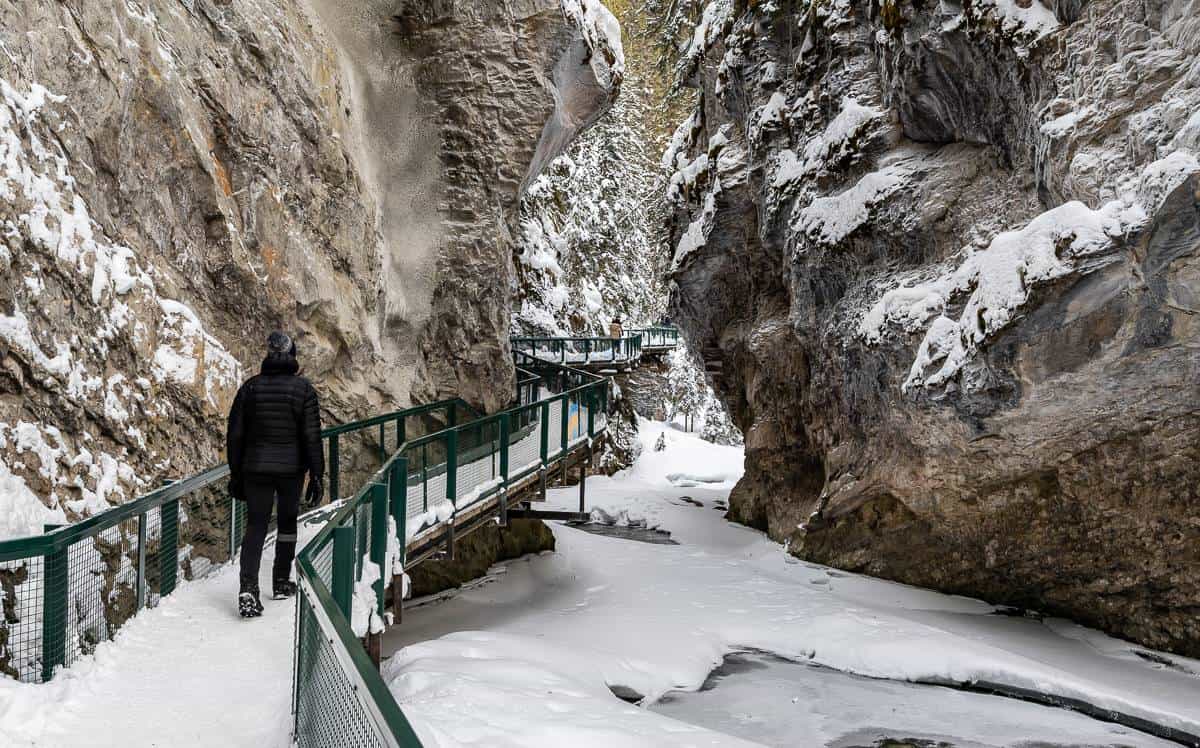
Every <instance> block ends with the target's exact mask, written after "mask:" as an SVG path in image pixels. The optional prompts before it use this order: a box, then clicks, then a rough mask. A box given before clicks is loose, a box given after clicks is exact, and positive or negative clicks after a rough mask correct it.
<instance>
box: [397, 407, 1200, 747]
mask: <svg viewBox="0 0 1200 748" xmlns="http://www.w3.org/2000/svg"><path fill="white" fill-rule="evenodd" d="M663 432H664V427H663V426H662V425H661V424H652V423H646V422H644V423H643V424H642V443H643V446H644V449H645V451H644V453H643V455H642V457H641V458H640V459H639V461H638V463H637V464H636V465H635V466H634V468H632V469H631V470H628V471H625V472H623V473H621V474H618V475H617V476H616V477H615V478H612V479H609V478H602V477H597V478H593V479H590V480H589V481H588V490H587V496H588V502H589V506H591V507H594V508H595V509H596V512H595V514H596V515H600V514H603V515H604V516H607V517H610V518H614V519H616V520H617V521H618V522H622V523H629V522H633V523H638V522H640V521H645V522H646V523H647V524H648V525H649V526H651V527H654V526H662V527H664V528H666V529H668V530H670V531H671V532H672V534H673V535H672V537H673V538H674V539H675V540H678V541H679V543H680V544H679V545H652V544H649V543H639V542H633V541H628V540H619V539H614V538H611V537H602V536H599V535H596V534H592V533H589V532H583V531H581V530H579V529H576V528H572V527H569V526H565V525H559V524H556V525H554V532H555V536H556V539H557V549H556V552H555V553H553V554H546V555H543V556H540V557H535V558H532V559H522V560H519V561H516V562H512V563H510V564H508V565H506V566H505V567H504V568H505V570H506V572H505V573H503V574H497V575H496V578H497V581H495V582H493V583H491V584H486V585H482V586H477V587H475V588H473V589H472V590H469V591H466V592H463V593H461V594H459V595H458V596H456V597H454V598H452V599H450V600H448V601H446V602H442V603H439V604H436V605H427V606H423V607H420V608H414V609H413V610H411V612H409V613H406V616H405V621H404V624H403V625H402V626H400V627H398V628H396V629H393V630H392V631H391V632H390V634H389V638H388V641H387V642H386V643H385V646H390V649H393V650H395V649H400V648H401V647H403V649H400V651H398V652H397V653H396V655H395V656H394V657H393V658H392V659H391V660H390V661H389V662H387V663H386V664H385V667H384V675H385V678H386V679H387V680H388V681H389V682H390V684H391V688H392V690H393V692H394V693H395V694H396V696H397V700H398V701H399V703H400V705H401V707H402V708H403V709H404V711H405V714H406V715H408V717H409V718H410V720H411V721H412V722H413V723H414V725H415V726H416V728H417V730H418V732H419V733H420V734H421V736H422V739H423V741H425V744H426V745H427V746H454V745H481V746H482V745H487V746H514V747H515V746H523V747H524V746H547V747H549V746H559V745H571V746H611V745H630V746H633V745H636V746H674V745H738V744H740V743H739V741H738V740H737V739H736V738H733V737H729V736H728V735H723V734H721V733H719V732H715V731H708V730H703V729H701V728H700V727H698V726H696V725H688V724H683V723H681V722H679V721H676V720H673V719H668V718H667V717H664V716H661V715H659V714H655V713H654V711H655V710H654V709H649V710H647V709H638V708H635V707H631V706H630V705H629V704H626V703H624V702H622V701H620V700H618V699H617V698H616V697H615V696H613V694H612V693H611V692H610V691H609V687H620V688H618V690H620V691H621V692H622V693H630V692H633V693H636V694H638V695H640V696H642V697H645V701H646V702H647V703H652V702H654V701H655V700H657V699H659V698H660V697H662V696H664V695H667V694H670V693H671V692H672V691H693V690H695V689H698V688H700V687H701V686H702V685H703V684H704V682H705V680H706V678H707V677H708V676H709V673H710V672H711V671H712V670H713V668H715V667H717V666H718V665H720V664H721V662H722V660H723V658H724V657H725V656H726V655H728V654H729V653H731V652H734V651H738V650H747V649H756V650H761V651H766V652H772V653H775V654H777V655H781V656H783V657H786V658H788V659H789V660H793V661H796V662H803V663H811V664H813V665H824V666H827V667H829V668H834V669H836V670H840V671H844V672H847V673H857V674H861V675H867V676H871V677H873V678H878V679H884V678H886V679H895V680H897V681H906V680H913V681H916V680H925V681H928V680H944V681H951V682H956V683H961V682H968V681H973V680H979V681H989V682H996V683H1000V684H1004V685H1007V686H1015V687H1021V688H1026V689H1030V690H1033V691H1037V692H1041V693H1050V694H1056V695H1059V696H1064V697H1071V698H1077V699H1081V700H1083V701H1086V702H1088V703H1091V704H1095V705H1097V706H1101V707H1104V708H1111V709H1115V710H1118V711H1121V712H1123V713H1125V714H1129V715H1133V716H1135V717H1141V718H1144V719H1148V720H1150V721H1152V722H1155V723H1157V724H1161V725H1167V726H1170V727H1174V728H1177V729H1181V730H1185V731H1187V732H1190V733H1193V734H1200V676H1198V674H1200V663H1197V662H1194V661H1190V660H1186V659H1184V658H1173V657H1169V656H1164V657H1165V660H1166V661H1168V662H1171V663H1173V664H1174V666H1175V668H1174V669H1173V668H1171V667H1166V666H1163V665H1155V664H1152V663H1149V662H1147V661H1145V660H1143V659H1142V658H1140V657H1138V656H1137V655H1136V654H1135V652H1136V651H1143V650H1142V649H1141V648H1140V647H1137V646H1135V645H1132V644H1129V643H1127V642H1122V641H1118V640H1115V639H1112V638H1109V637H1106V636H1104V635H1102V634H1100V633H1098V632H1095V631H1091V630H1088V629H1084V628H1082V627H1079V626H1076V625H1074V624H1071V623H1069V622H1065V621H1053V620H1050V621H1047V622H1045V623H1042V622H1038V621H1035V620H1031V619H1022V618H1011V617H1007V616H1000V615H994V612H995V609H994V608H993V606H990V605H987V604H985V603H983V602H980V601H977V600H970V599H967V598H961V597H953V596H948V595H942V594H939V593H935V592H931V591H928V590H922V589H917V588H912V587H907V586H904V585H900V584H893V583H890V582H884V581H880V580H877V579H872V578H869V577H862V576H858V575H854V574H847V573H844V572H840V571H836V570H832V569H827V568H825V567H820V566H817V565H815V564H806V563H801V562H798V561H797V559H795V558H792V557H790V556H788V555H787V554H786V553H785V552H784V550H783V549H782V548H781V547H780V546H779V545H777V544H775V543H772V542H770V541H769V540H768V539H766V538H765V537H764V536H763V535H762V534H760V533H758V532H755V531H753V530H750V529H747V528H744V527H740V526H737V525H733V524H730V523H728V522H725V521H724V519H723V514H724V512H723V511H720V510H719V507H721V506H723V505H724V504H723V502H724V501H725V500H726V499H727V498H728V494H729V490H730V488H731V487H732V484H733V481H734V480H735V479H736V478H737V476H738V475H739V474H740V470H741V453H740V450H736V449H730V448H721V447H715V446H713V445H709V444H706V443H704V442H701V441H700V440H698V439H697V438H695V437H694V436H691V435H688V434H683V433H680V432H678V431H675V430H670V429H668V430H666V437H667V448H666V450H665V451H663V452H654V451H652V445H653V444H654V443H655V441H656V440H657V438H658V435H659V434H661V433H663ZM668 476H669V477H668ZM716 478H723V482H721V483H710V482H708V481H712V480H714V479H716ZM683 486H686V487H683ZM683 497H688V498H689V499H691V501H686V500H684V499H683ZM577 500H578V499H577V493H576V490H575V489H565V490H560V491H552V492H551V495H550V502H549V506H548V508H560V507H561V508H570V507H571V506H573V505H575V502H577ZM696 502H698V503H699V504H701V505H702V506H696ZM497 571H499V570H497ZM438 637H441V638H438ZM797 667H798V666H797ZM1189 671H1190V672H1189ZM746 677H749V676H746ZM789 677H790V676H789ZM847 677H848V676H847ZM867 683H868V684H869V682H867ZM731 685H736V684H735V683H734V682H733V681H731ZM750 685H751V686H752V685H753V684H752V683H751V684H750ZM887 685H888V684H886V683H884V684H882V685H880V686H870V687H868V686H867V685H862V683H860V684H858V685H854V684H851V685H847V686H844V687H839V688H840V692H841V693H842V694H845V695H846V698H847V699H849V698H850V695H851V694H853V693H859V694H860V699H859V702H858V703H846V704H842V705H833V706H829V704H828V702H826V707H825V711H826V712H829V711H832V712H833V713H832V714H825V713H820V710H821V709H822V707H821V705H820V704H811V705H810V704H809V700H807V699H806V700H805V701H804V702H800V700H799V697H797V704H798V706H795V707H789V708H791V709H792V711H793V712H794V711H795V710H796V709H800V708H802V707H804V706H811V708H812V709H813V710H814V713H813V714H812V715H811V717H812V719H813V720H814V723H813V724H809V725H808V729H807V730H805V731H804V733H803V734H797V735H793V740H792V741H789V744H797V745H814V746H818V745H821V746H823V745H826V744H827V743H826V740H825V739H823V738H822V737H821V736H822V735H825V736H827V737H829V736H837V735H850V734H852V733H853V729H852V728H862V727H879V728H883V729H889V728H895V729H896V730H900V731H903V729H906V728H908V727H914V726H915V727H919V728H921V729H922V730H923V731H924V732H925V733H926V734H928V735H931V736H944V735H946V734H949V735H950V736H952V737H954V738H957V741H967V742H973V743H977V744H985V745H1008V744H1011V743H1012V742H1015V741H1014V740H1013V738H1014V737H1024V738H1027V739H1036V740H1045V741H1049V742H1060V743H1070V744H1080V743H1086V744H1099V745H1113V744H1122V745H1162V744H1164V742H1163V741H1161V740H1158V739H1156V738H1153V737H1151V736H1148V735H1144V734H1141V733H1138V732H1136V731H1134V730H1131V729H1128V728H1126V727H1122V726H1118V725H1113V724H1109V723H1104V722H1099V721H1096V720H1093V719H1090V718H1088V717H1085V716H1082V715H1080V714H1077V713H1073V712H1070V711H1066V710H1063V709H1055V708H1051V707H1045V706H1040V705H1034V704H1029V703H1026V702H1022V701H1018V700H1015V699H1009V698H1003V697H998V696H989V695H984V694H976V693H960V692H957V691H950V690H947V689H944V688H941V687H935V686H922V687H912V688H910V690H913V689H918V690H916V691H914V692H913V693H898V689H894V688H888V687H887ZM894 685H897V686H898V685H901V684H894ZM750 690H753V689H752V688H751V689H750ZM802 693H803V691H802V689H799V687H797V690H796V694H802ZM931 694H932V695H931ZM938 694H941V695H940V696H939V695H938ZM712 695H713V697H714V698H716V699H717V701H718V703H719V702H720V701H721V700H722V693H721V686H717V691H715V692H713V694H712ZM677 698H679V699H681V700H684V701H686V699H687V698H689V697H687V696H682V697H677ZM932 702H939V703H945V704H947V705H953V709H951V708H947V710H945V714H944V715H943V714H939V713H937V712H935V713H928V712H929V710H928V705H929V704H930V703H932ZM787 703H788V704H790V703H791V702H787ZM897 707H903V709H902V710H900V711H902V712H903V716H904V719H903V720H902V719H899V718H891V719H889V718H887V715H888V714H889V713H890V710H892V709H896V708H897ZM665 711H668V712H673V711H674V710H670V709H668V710H665ZM757 712H758V714H757V719H759V720H762V721H766V722H767V723H769V722H771V721H772V719H773V716H772V715H771V714H763V708H762V707H760V708H759V709H758V710H757ZM870 714H874V715H876V716H877V717H878V721H877V722H869V721H868V722H867V723H865V724H863V723H856V722H855V721H854V720H856V719H859V718H862V719H864V720H865V719H866V717H865V716H863V715H870ZM880 715H882V716H880ZM789 719H790V720H795V719H797V718H796V717H795V715H794V714H793V715H792V716H787V715H783V714H780V715H779V716H778V718H777V719H776V721H781V722H782V721H786V720H789ZM914 719H915V720H916V723H915V725H914V724H913V720H914ZM839 720H840V722H839ZM793 724H795V722H793ZM713 726H716V727H721V725H720V724H714V725H713ZM818 728H820V729H818ZM739 734H741V735H743V736H745V737H750V738H752V739H764V740H766V739H768V738H767V737H766V736H768V735H769V730H768V731H765V732H762V731H760V732H749V733H739ZM892 735H893V737H905V735H900V736H896V735H895V734H894V733H892ZM830 739H832V738H830ZM957 741H955V742H957ZM867 742H872V741H867Z"/></svg>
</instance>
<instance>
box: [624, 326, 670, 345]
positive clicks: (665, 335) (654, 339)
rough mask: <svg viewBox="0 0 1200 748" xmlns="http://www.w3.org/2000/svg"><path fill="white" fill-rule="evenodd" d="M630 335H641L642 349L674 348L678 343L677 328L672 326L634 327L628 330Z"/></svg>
mask: <svg viewBox="0 0 1200 748" xmlns="http://www.w3.org/2000/svg"><path fill="white" fill-rule="evenodd" d="M629 334H630V335H640V336H641V337H642V349H643V350H646V349H652V348H674V347H676V346H677V345H679V330H678V329H676V328H674V327H666V326H662V325H660V326H656V327H636V328H634V329H632V330H630V331H629Z"/></svg>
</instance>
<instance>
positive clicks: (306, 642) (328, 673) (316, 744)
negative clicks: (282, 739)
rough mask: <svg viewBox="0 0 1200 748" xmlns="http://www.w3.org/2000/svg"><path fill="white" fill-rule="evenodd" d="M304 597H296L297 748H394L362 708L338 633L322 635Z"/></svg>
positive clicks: (360, 691)
mask: <svg viewBox="0 0 1200 748" xmlns="http://www.w3.org/2000/svg"><path fill="white" fill-rule="evenodd" d="M317 604H319V603H317V602H315V601H312V600H310V599H309V596H308V595H307V594H306V593H302V594H300V595H297V597H296V605H297V611H296V615H297V618H298V626H299V631H298V635H297V654H296V660H297V661H296V694H295V700H296V703H295V708H296V726H295V730H296V735H295V738H296V744H297V745H299V746H300V747H301V748H339V747H340V746H345V747H346V748H373V747H374V746H379V748H384V747H385V746H390V745H394V742H392V741H389V740H388V739H387V736H386V733H385V732H384V730H383V729H382V728H381V726H380V725H377V724H376V723H375V720H374V719H373V718H372V717H371V715H370V714H369V713H368V711H367V709H366V708H365V707H364V705H363V703H362V701H361V699H362V698H363V696H364V694H363V693H362V691H363V690H364V689H361V688H360V686H359V684H357V683H355V682H353V680H352V676H353V674H354V670H353V668H350V667H346V666H345V665H344V664H343V663H342V662H341V661H340V660H339V657H338V653H337V651H336V650H335V647H337V646H340V645H339V643H337V642H336V632H332V631H329V632H327V631H324V630H323V628H322V626H321V623H320V621H319V620H318V618H317V613H316V611H315V610H314V605H317Z"/></svg>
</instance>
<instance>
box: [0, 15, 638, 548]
mask: <svg viewBox="0 0 1200 748" xmlns="http://www.w3.org/2000/svg"><path fill="white" fill-rule="evenodd" d="M587 5H588V4H581V3H580V2H578V0H566V1H565V2H562V3H560V2H559V0H523V1H520V2H501V1H500V0H494V1H484V2H455V1H453V0H440V1H438V2H431V3H424V2H422V3H417V2H408V1H407V0H390V1H388V2H383V1H381V0H376V1H373V2H340V3H339V2H334V1H333V0H313V2H312V3H311V4H310V3H307V2H304V1H303V0H182V1H178V0H169V1H168V0H128V1H127V2H121V3H97V2H89V1H87V0H64V1H61V2H60V1H58V0H0V237H2V238H0V267H2V268H3V280H2V281H0V455H2V457H3V460H2V461H0V487H2V490H0V501H2V503H0V515H2V516H3V519H0V537H5V536H9V535H19V534H25V533H36V532H40V531H41V525H42V523H43V522H62V521H71V520H74V519H77V518H79V517H82V516H86V515H88V514H91V513H94V512H96V511H100V510H102V509H104V508H105V507H107V506H109V505H111V504H113V503H119V502H120V501H122V500H125V499H128V498H131V497H132V496H135V495H137V494H138V493H140V492H141V491H142V490H144V489H146V488H148V487H153V486H156V485H158V484H159V483H160V481H161V480H162V479H163V478H167V477H179V476H181V475H186V474H189V473H192V472H194V471H196V470H197V469H199V468H201V467H207V466H209V465H211V464H214V463H216V462H218V461H219V460H220V447H221V445H222V435H223V427H224V415H225V412H226V410H227V408H228V405H229V403H230V401H231V399H232V395H233V393H234V392H235V390H236V388H237V386H238V384H239V383H240V382H241V380H242V379H243V378H244V377H246V376H248V375H249V374H251V373H254V372H255V371H256V370H257V367H258V362H259V361H260V360H261V355H262V349H263V341H264V340H265V337H266V334H267V333H268V332H269V331H270V330H272V329H274V328H283V329H286V330H291V331H294V332H295V333H296V335H297V339H298V345H299V350H300V357H301V361H302V365H303V367H304V373H305V374H306V375H307V376H309V377H310V378H312V379H313V380H314V382H315V383H316V385H317V388H318V391H319V392H320V394H321V396H322V398H323V406H324V410H325V411H326V413H325V416H326V419H327V420H328V421H336V420H343V419H347V418H350V417H353V416H356V415H363V414H366V413H368V412H376V411H378V410H382V409H392V408H396V407H401V406H404V405H407V404H409V403H411V402H415V401H425V400H432V399H435V398H441V397H447V396H453V395H462V396H463V397H465V398H467V399H468V400H470V401H471V402H472V403H474V404H476V405H478V406H482V407H485V408H488V409H495V408H498V407H500V406H501V405H503V404H505V403H507V402H508V400H509V398H510V397H511V394H512V391H513V376H512V364H511V360H510V356H509V351H508V334H509V315H510V306H511V302H512V295H513V285H514V282H515V281H514V277H515V276H514V271H513V267H512V242H513V239H512V237H513V235H514V234H515V224H516V213H517V205H518V202H519V196H520V194H521V190H522V186H523V185H524V184H525V182H526V181H528V180H529V179H530V178H531V177H532V176H535V175H536V173H537V172H538V171H539V170H540V168H541V166H542V165H544V163H546V162H547V161H548V160H549V159H551V158H553V157H554V156H556V155H557V153H558V152H559V151H560V150H561V149H562V148H563V147H564V146H565V145H566V144H567V143H569V142H570V141H571V139H572V138H573V137H574V136H575V135H577V134H578V132H580V131H581V130H582V129H583V128H585V127H587V126H588V125H589V124H591V122H593V121H594V120H595V119H596V118H597V117H598V116H599V115H600V114H601V113H602V112H603V111H604V110H605V109H606V108H607V107H608V106H609V105H610V104H611V102H612V100H613V98H614V97H615V95H616V92H617V90H618V88H619V84H620V76H619V74H618V73H616V72H614V71H615V69H616V68H617V67H618V65H617V57H616V56H617V55H618V54H619V50H616V52H614V50H612V49H610V48H609V47H608V45H607V43H606V39H605V37H604V35H603V34H602V33H600V32H601V30H602V29H600V28H599V27H598V25H597V23H598V22H597V19H596V17H595V14H594V13H593V12H592V10H591V9H589V7H586V6H587Z"/></svg>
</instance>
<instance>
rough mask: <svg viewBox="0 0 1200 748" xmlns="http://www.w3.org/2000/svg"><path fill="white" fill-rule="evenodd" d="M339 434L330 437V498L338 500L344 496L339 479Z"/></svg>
mask: <svg viewBox="0 0 1200 748" xmlns="http://www.w3.org/2000/svg"><path fill="white" fill-rule="evenodd" d="M338 456H339V455H338V435H337V434H334V435H333V436H331V437H329V500H330V501H338V500H339V499H341V498H342V495H341V493H340V491H341V486H340V485H339V484H340V481H339V480H338V478H339V475H338Z"/></svg>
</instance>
